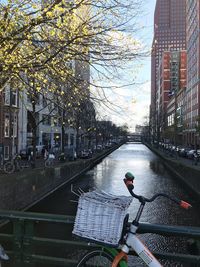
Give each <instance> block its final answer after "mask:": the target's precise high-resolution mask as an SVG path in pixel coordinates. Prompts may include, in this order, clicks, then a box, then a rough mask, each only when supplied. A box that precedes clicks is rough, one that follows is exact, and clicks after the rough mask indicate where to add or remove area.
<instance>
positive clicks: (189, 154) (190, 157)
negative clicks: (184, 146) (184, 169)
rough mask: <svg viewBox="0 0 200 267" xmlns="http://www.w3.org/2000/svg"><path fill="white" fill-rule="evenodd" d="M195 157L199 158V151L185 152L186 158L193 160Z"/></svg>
mask: <svg viewBox="0 0 200 267" xmlns="http://www.w3.org/2000/svg"><path fill="white" fill-rule="evenodd" d="M195 155H197V156H199V155H200V150H196V149H191V150H189V151H188V152H187V155H186V156H187V158H188V159H193V158H194V156H195Z"/></svg>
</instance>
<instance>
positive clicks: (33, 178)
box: [0, 145, 119, 210]
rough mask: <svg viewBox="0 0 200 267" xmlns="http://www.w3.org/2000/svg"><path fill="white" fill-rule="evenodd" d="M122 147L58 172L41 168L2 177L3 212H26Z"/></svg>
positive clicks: (58, 168)
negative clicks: (23, 210)
mask: <svg viewBox="0 0 200 267" xmlns="http://www.w3.org/2000/svg"><path fill="white" fill-rule="evenodd" d="M118 147H119V145H117V146H115V147H113V148H111V149H107V150H106V151H103V152H101V153H98V154H97V155H96V156H95V157H93V158H91V159H86V160H83V159H81V160H80V159H79V160H77V161H73V162H66V163H63V164H62V165H59V166H56V167H54V168H38V169H30V170H26V171H21V172H18V173H13V174H10V175H1V176H0V209H11V210H19V209H25V208H27V207H29V206H31V205H33V204H34V203H36V202H38V201H39V200H41V199H42V198H44V197H45V196H47V195H48V194H50V193H52V192H53V191H55V190H56V189H58V188H59V187H61V186H63V185H64V184H66V183H67V182H70V181H71V180H73V179H75V178H77V177H79V176H80V175H81V174H83V173H84V172H86V171H87V170H89V169H91V168H92V167H94V166H95V165H96V164H97V163H99V162H100V161H101V160H102V159H103V158H104V157H106V156H107V155H109V154H110V153H111V152H113V151H114V150H116V149H117V148H118Z"/></svg>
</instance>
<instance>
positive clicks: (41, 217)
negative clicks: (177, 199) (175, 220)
mask: <svg viewBox="0 0 200 267" xmlns="http://www.w3.org/2000/svg"><path fill="white" fill-rule="evenodd" d="M0 219H2V221H4V222H5V221H6V222H10V223H11V225H10V224H8V227H7V228H9V229H8V232H9V233H7V231H6V233H5V230H3V228H1V229H2V231H0V243H1V244H2V245H4V247H5V249H6V251H7V253H8V255H9V256H10V264H9V265H6V266H15V267H16V266H20V267H22V266H38V265H37V264H36V263H40V265H39V266H41V264H47V265H48V266H49V265H50V266H70V267H73V266H76V263H77V256H76V257H75V259H74V260H73V255H72V256H71V257H67V256H66V258H65V257H60V256H53V255H51V254H50V255H48V254H46V253H44V251H43V250H44V248H46V250H47V251H49V250H50V251H51V250H52V249H55V250H62V249H63V250H64V251H66V252H67V251H68V249H70V250H71V251H75V250H76V251H78V250H79V251H80V250H89V249H92V248H93V247H96V246H97V245H94V244H93V245H91V244H88V243H86V242H78V241H73V240H64V238H63V239H56V238H49V237H43V236H42V235H41V236H38V233H37V234H36V233H35V230H36V228H37V225H38V223H44V224H45V225H46V224H47V226H48V224H54V227H55V229H58V228H56V227H59V225H60V224H62V225H64V226H66V227H67V225H71V227H72V224H73V222H74V217H73V216H65V215H55V214H43V213H33V212H20V211H4V210H0ZM4 227H5V226H4ZM45 227H46V226H45ZM1 229H0V230H1ZM138 232H139V233H156V234H159V235H163V236H180V237H184V238H186V239H188V240H190V243H191V241H192V242H193V246H194V245H195V249H197V251H198V250H199V247H200V246H199V241H200V228H197V227H185V226H178V227H175V226H166V225H155V224H148V223H141V224H140V227H139V231H138ZM191 248H192V246H191ZM153 253H154V254H155V256H156V257H158V258H159V259H167V260H175V261H179V262H185V263H188V266H190V265H189V264H192V263H193V264H196V265H192V266H200V256H199V255H191V254H190V255H189V254H179V253H166V252H163V253H160V252H159V253H158V252H156V251H153ZM194 253H195V254H198V253H197V252H196V251H194ZM66 254H67V253H66ZM76 255H77V253H76ZM70 258H71V259H70ZM12 263H13V264H12Z"/></svg>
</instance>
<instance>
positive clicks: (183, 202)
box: [180, 200, 192, 209]
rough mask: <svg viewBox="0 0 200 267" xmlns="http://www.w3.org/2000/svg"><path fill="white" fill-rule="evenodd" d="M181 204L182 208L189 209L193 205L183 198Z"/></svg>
mask: <svg viewBox="0 0 200 267" xmlns="http://www.w3.org/2000/svg"><path fill="white" fill-rule="evenodd" d="M180 206H181V207H182V208H184V209H189V208H191V207H192V205H190V203H187V202H186V201H183V200H181V202H180Z"/></svg>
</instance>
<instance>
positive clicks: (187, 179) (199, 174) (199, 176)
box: [145, 144, 200, 200]
mask: <svg viewBox="0 0 200 267" xmlns="http://www.w3.org/2000/svg"><path fill="white" fill-rule="evenodd" d="M145 145H146V146H147V147H148V148H149V149H150V150H152V151H153V152H154V153H155V154H157V155H158V156H159V157H160V158H161V159H162V162H163V164H164V166H165V167H166V168H167V169H168V170H169V171H170V172H171V173H172V175H173V177H175V178H176V179H178V180H179V181H180V182H181V183H182V184H184V186H185V188H186V190H188V191H190V192H191V193H192V194H193V195H194V196H195V197H196V198H197V199H198V200H200V166H195V165H192V164H191V162H189V164H191V166H190V165H189V164H186V162H184V161H183V160H182V159H181V158H180V159H173V158H169V157H167V156H166V155H165V154H164V153H163V152H162V151H159V150H158V149H156V148H154V147H152V146H149V145H148V144H145Z"/></svg>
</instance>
